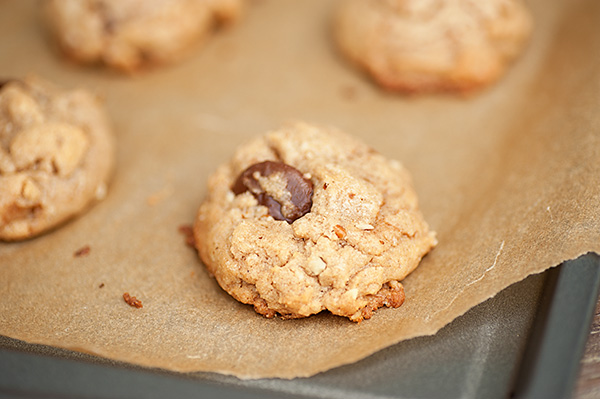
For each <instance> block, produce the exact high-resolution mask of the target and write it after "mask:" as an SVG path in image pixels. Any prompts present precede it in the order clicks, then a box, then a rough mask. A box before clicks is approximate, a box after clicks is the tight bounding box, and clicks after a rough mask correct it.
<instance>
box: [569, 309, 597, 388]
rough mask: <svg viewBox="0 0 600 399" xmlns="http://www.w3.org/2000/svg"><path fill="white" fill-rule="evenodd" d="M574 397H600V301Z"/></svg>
mask: <svg viewBox="0 0 600 399" xmlns="http://www.w3.org/2000/svg"><path fill="white" fill-rule="evenodd" d="M573 398H574V399H598V398H600V301H598V303H597V304H596V312H595V315H594V321H593V322H592V328H591V330H590V335H589V337H588V341H587V344H586V346H585V353H584V355H583V359H582V360H581V369H580V370H579V377H578V379H577V385H576V387H575V392H574V393H573Z"/></svg>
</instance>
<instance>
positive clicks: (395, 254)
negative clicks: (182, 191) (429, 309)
mask: <svg viewBox="0 0 600 399" xmlns="http://www.w3.org/2000/svg"><path fill="white" fill-rule="evenodd" d="M267 161H268V163H269V169H267V167H266V166H264V163H265V162H267ZM281 164H283V165H286V166H285V167H283V166H281ZM255 165H259V166H258V167H257V166H255ZM289 168H291V169H294V170H295V171H296V172H294V171H291V169H289ZM244 176H245V179H246V182H247V184H246V185H245V186H240V184H239V181H240V180H244ZM298 176H300V177H298ZM248 179H251V181H248ZM303 181H304V182H303ZM290 182H294V183H293V184H292V185H290V184H291V183H290ZM267 197H269V198H270V200H269V199H268V198H267ZM271 200H273V201H275V202H276V204H275V206H274V207H273V206H272V205H273V204H272V202H270V201H271ZM309 200H310V201H309ZM309 202H310V205H306V204H308V203H309ZM290 203H291V204H292V205H293V206H294V207H295V208H298V209H300V208H301V209H302V211H301V212H297V213H296V214H295V218H294V219H292V218H289V219H286V218H285V217H277V210H278V209H279V208H281V209H283V208H285V207H286V206H288V207H289V206H291V205H290ZM294 207H292V208H294ZM274 208H275V211H274V210H273V209H274ZM295 208H294V209H295ZM282 213H285V212H282ZM194 236H195V240H196V246H197V249H198V252H199V254H200V257H201V259H202V260H203V262H204V263H205V265H206V266H207V268H208V270H209V272H210V273H211V274H212V275H213V276H214V277H215V278H216V280H217V281H218V283H219V285H220V286H221V287H222V288H223V289H224V290H225V291H227V292H228V293H229V294H230V295H232V296H233V297H234V298H236V299H237V300H238V301H240V302H243V303H247V304H252V305H254V308H255V310H256V311H257V312H258V313H261V314H263V315H265V316H267V317H273V316H275V315H277V314H279V315H280V316H282V317H284V318H299V317H306V316H309V315H311V314H315V313H319V312H321V311H323V310H328V311H330V312H331V313H333V314H336V315H340V316H345V317H348V318H349V319H350V320H353V321H361V320H363V319H367V318H370V317H371V314H372V312H373V310H375V309H377V308H378V307H381V306H384V305H385V306H390V307H398V306H400V305H401V304H402V302H403V301H404V291H403V287H402V284H401V283H400V281H401V280H402V279H404V278H405V277H406V276H407V275H408V274H409V273H410V272H412V271H413V270H414V269H415V268H416V267H417V265H418V264H419V262H420V261H421V258H422V257H423V256H425V254H427V253H428V252H429V251H430V250H431V249H432V248H433V247H434V246H435V244H436V239H435V234H434V233H433V232H431V231H430V230H429V227H428V225H427V223H426V222H425V220H424V219H423V216H422V214H421V212H420V211H419V208H418V201H417V195H416V193H415V191H414V189H413V187H412V183H411V178H410V176H409V174H408V172H407V171H406V169H405V168H404V167H403V166H402V165H401V164H400V163H399V162H396V161H389V160H387V159H386V158H384V157H383V156H382V155H380V154H378V153H377V152H375V151H374V150H373V149H371V148H370V147H368V146H366V145H365V144H363V143H361V142H359V141H358V140H356V139H354V138H352V137H351V136H349V135H347V134H345V133H343V132H340V131H338V130H336V129H333V128H324V127H317V126H312V125H308V124H305V123H295V124H291V125H289V126H286V127H283V128H281V129H279V130H276V131H272V132H269V133H267V134H265V135H262V136H259V137H257V138H255V139H254V140H252V141H250V142H249V143H247V144H245V145H243V146H241V147H240V148H239V149H238V150H237V151H236V153H235V155H234V156H233V158H232V160H231V161H230V162H229V163H227V164H225V165H222V166H221V167H219V168H218V169H217V171H216V172H215V174H214V175H213V176H211V178H210V179H209V183H208V196H207V198H206V199H205V201H204V202H203V203H202V205H201V206H200V209H199V211H198V214H197V217H196V220H195V224H194Z"/></svg>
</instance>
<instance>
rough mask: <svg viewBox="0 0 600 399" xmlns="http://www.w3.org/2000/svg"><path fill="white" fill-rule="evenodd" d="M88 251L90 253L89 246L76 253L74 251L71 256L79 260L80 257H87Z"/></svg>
mask: <svg viewBox="0 0 600 399" xmlns="http://www.w3.org/2000/svg"><path fill="white" fill-rule="evenodd" d="M90 251H91V248H90V246H89V245H86V246H84V247H81V248H79V249H78V250H77V251H75V253H74V254H73V256H74V257H76V258H80V257H82V256H87V255H89V253H90Z"/></svg>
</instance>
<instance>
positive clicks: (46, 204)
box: [0, 77, 114, 240]
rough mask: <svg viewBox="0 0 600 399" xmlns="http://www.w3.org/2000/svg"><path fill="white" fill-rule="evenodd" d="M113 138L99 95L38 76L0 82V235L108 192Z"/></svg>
mask: <svg viewBox="0 0 600 399" xmlns="http://www.w3.org/2000/svg"><path fill="white" fill-rule="evenodd" d="M113 163H114V138H113V136H112V132H111V130H110V128H109V124H108V121H107V117H106V115H105V113H104V111H103V109H102V105H101V103H100V101H99V100H98V98H97V97H95V96H93V95H91V94H90V93H88V92H87V91H85V90H81V89H78V90H71V91H67V90H62V89H60V88H58V87H55V86H54V85H52V84H51V83H49V82H46V81H44V80H42V79H40V78H35V77H29V78H26V79H15V80H9V81H4V82H2V84H1V85H0V240H21V239H25V238H29V237H33V236H35V235H37V234H40V233H42V232H43V231H46V230H48V229H50V228H52V227H54V226H56V225H58V224H60V223H62V222H64V221H65V220H67V219H69V218H71V217H72V216H74V215H76V214H78V213H80V212H82V211H83V210H84V209H86V207H87V206H88V205H90V203H91V202H93V201H94V200H98V199H101V198H103V197H104V196H105V195H106V190H107V184H108V180H109V176H110V174H111V170H112V166H113Z"/></svg>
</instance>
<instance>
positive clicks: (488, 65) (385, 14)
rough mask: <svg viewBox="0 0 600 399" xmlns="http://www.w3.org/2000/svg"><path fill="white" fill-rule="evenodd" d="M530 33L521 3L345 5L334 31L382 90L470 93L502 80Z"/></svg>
mask: <svg viewBox="0 0 600 399" xmlns="http://www.w3.org/2000/svg"><path fill="white" fill-rule="evenodd" d="M531 27H532V21H531V17H530V15H529V12H528V10H527V8H526V7H525V5H524V4H523V2H522V0H481V1H477V0H345V1H344V2H342V3H341V5H340V8H339V10H338V13H337V16H336V19H335V26H334V30H335V38H336V41H337V44H338V46H339V48H340V49H341V51H342V53H343V54H345V55H346V56H347V58H349V59H350V60H351V61H353V62H354V63H355V64H357V65H358V66H359V67H360V68H362V69H363V70H365V71H366V72H367V73H368V74H370V75H371V76H372V77H373V78H374V79H375V81H376V82H377V83H379V84H380V85H381V86H382V87H384V88H387V89H390V90H398V91H404V92H432V91H455V92H469V91H472V90H474V89H478V88H480V87H483V86H486V85H489V84H491V83H492V82H494V81H496V80H497V79H499V78H500V77H501V76H502V75H503V74H504V72H505V70H506V68H507V67H508V66H509V64H510V63H511V61H513V59H515V58H516V57H517V56H518V55H519V54H520V52H521V51H522V50H523V47H524V45H525V43H526V41H527V39H528V37H529V35H530V32H531Z"/></svg>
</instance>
